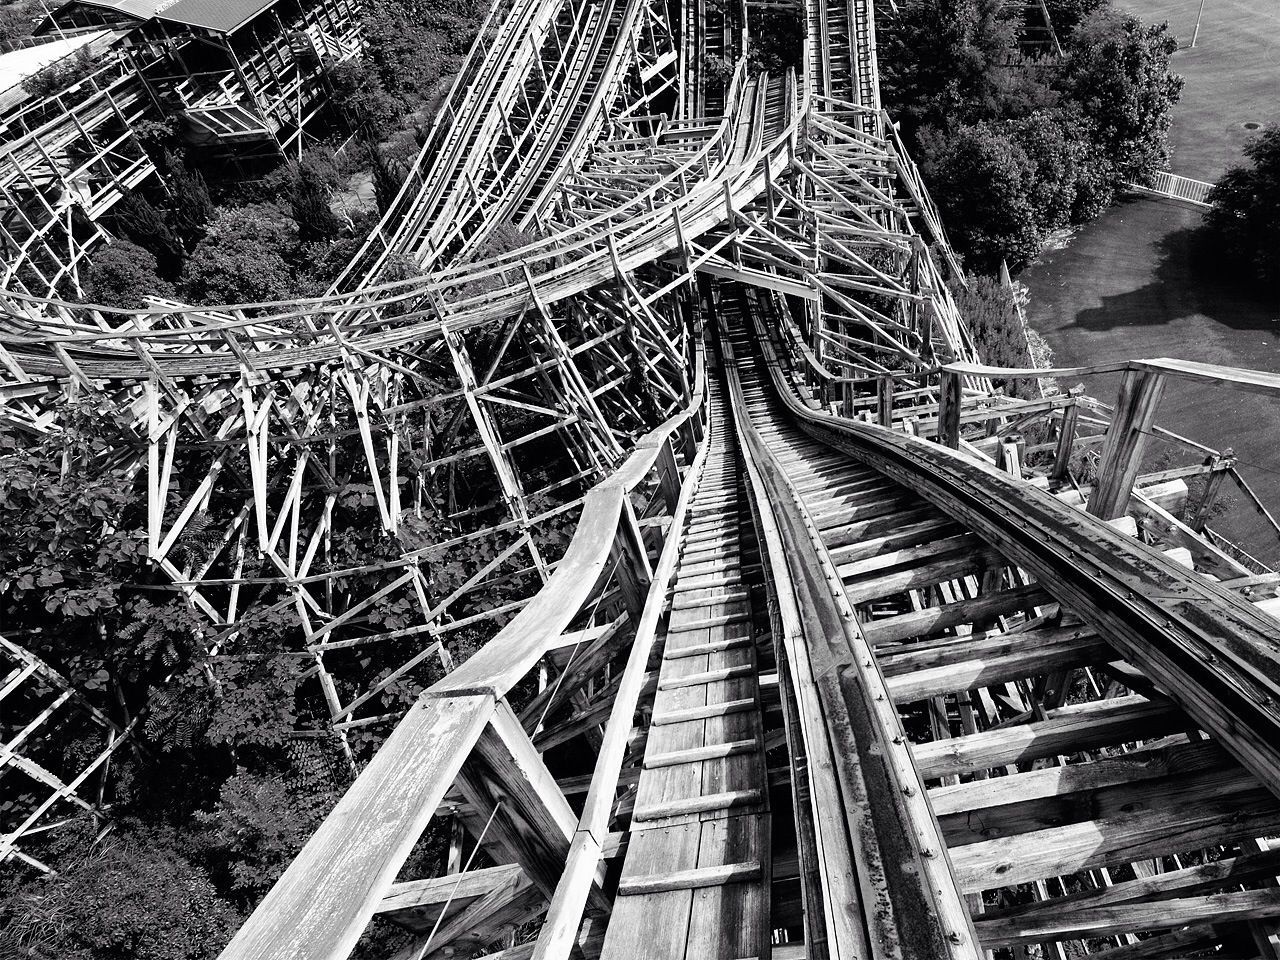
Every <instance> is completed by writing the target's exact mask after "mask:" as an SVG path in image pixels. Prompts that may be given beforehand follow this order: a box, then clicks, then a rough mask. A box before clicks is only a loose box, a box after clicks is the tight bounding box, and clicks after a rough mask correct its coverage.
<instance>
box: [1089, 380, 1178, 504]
mask: <svg viewBox="0 0 1280 960" xmlns="http://www.w3.org/2000/svg"><path fill="white" fill-rule="evenodd" d="M1162 393H1164V378H1163V377H1162V376H1161V375H1160V374H1158V373H1155V372H1153V371H1149V370H1128V371H1126V372H1125V375H1124V381H1123V382H1122V383H1121V384H1120V398H1119V399H1118V400H1117V401H1116V410H1115V414H1114V416H1113V418H1112V420H1111V428H1110V429H1109V430H1108V431H1107V439H1106V443H1105V444H1104V446H1103V449H1102V467H1101V469H1100V470H1099V472H1098V483H1097V485H1096V486H1095V487H1094V489H1093V495H1092V496H1091V497H1090V498H1089V507H1088V510H1089V513H1091V514H1093V515H1094V516H1095V517H1098V518H1100V519H1102V520H1114V519H1115V518H1116V517H1122V516H1124V514H1125V511H1126V510H1128V508H1129V498H1130V497H1131V496H1132V495H1133V483H1134V481H1135V480H1137V478H1138V470H1139V469H1141V467H1142V454H1143V451H1144V450H1145V449H1146V446H1147V434H1148V432H1149V431H1150V430H1151V424H1152V422H1153V421H1154V420H1155V416H1156V407H1157V406H1159V404H1160V395H1161V394H1162Z"/></svg>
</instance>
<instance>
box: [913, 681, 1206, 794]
mask: <svg viewBox="0 0 1280 960" xmlns="http://www.w3.org/2000/svg"><path fill="white" fill-rule="evenodd" d="M1189 725H1190V723H1189V721H1188V720H1187V718H1186V717H1185V715H1183V714H1182V713H1181V711H1179V710H1177V709H1176V708H1175V707H1173V706H1171V705H1169V704H1162V703H1152V702H1150V701H1149V700H1147V699H1146V698H1145V697H1140V696H1137V695H1133V696H1127V697H1116V698H1115V699H1114V700H1100V701H1097V702H1094V703H1084V704H1079V705H1077V706H1070V707H1063V708H1061V709H1059V710H1054V711H1052V712H1051V713H1050V714H1049V718H1048V719H1047V720H1041V721H1038V722H1035V723H1026V724H1021V725H1018V726H1011V727H1002V728H999V729H996V730H988V731H984V732H982V733H974V734H970V735H968V736H963V737H954V738H952V739H949V740H936V741H932V742H930V743H922V744H919V745H917V746H916V747H915V751H914V752H915V757H916V764H917V765H918V766H919V768H920V775H921V776H922V777H924V778H925V779H934V778H937V777H943V776H948V775H950V774H957V773H968V772H972V771H974V770H989V769H991V768H993V767H1002V766H1005V765H1006V764H1010V763H1018V762H1021V761H1026V760H1035V759H1039V758H1040V757H1049V756H1053V755H1054V754H1058V753H1075V752H1077V751H1080V750H1091V749H1093V748H1095V747H1101V746H1109V745H1112V744H1117V743H1128V742H1132V741H1135V740H1148V739H1151V738H1153V737H1157V736H1161V735H1163V734H1165V733H1169V732H1170V731H1175V730H1179V729H1184V728H1186V727H1187V726H1189Z"/></svg>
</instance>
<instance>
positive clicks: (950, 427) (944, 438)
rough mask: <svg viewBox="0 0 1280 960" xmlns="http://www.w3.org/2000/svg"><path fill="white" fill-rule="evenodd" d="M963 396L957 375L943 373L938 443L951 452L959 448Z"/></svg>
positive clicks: (961, 385) (961, 384)
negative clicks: (948, 448)
mask: <svg viewBox="0 0 1280 960" xmlns="http://www.w3.org/2000/svg"><path fill="white" fill-rule="evenodd" d="M963 396H964V390H963V383H962V381H961V379H960V375H959V374H958V373H952V372H951V371H949V370H945V371H943V374H942V386H941V409H940V410H939V411H938V442H939V443H940V444H942V445H943V446H945V447H950V448H951V449H952V450H956V449H959V447H960V412H961V402H962V399H963Z"/></svg>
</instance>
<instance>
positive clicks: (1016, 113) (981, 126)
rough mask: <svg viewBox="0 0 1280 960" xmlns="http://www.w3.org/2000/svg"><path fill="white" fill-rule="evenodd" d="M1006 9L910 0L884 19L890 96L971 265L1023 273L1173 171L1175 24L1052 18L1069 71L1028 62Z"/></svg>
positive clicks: (1073, 5) (1065, 8)
mask: <svg viewBox="0 0 1280 960" xmlns="http://www.w3.org/2000/svg"><path fill="white" fill-rule="evenodd" d="M1012 9H1013V8H1011V7H1010V6H1009V5H1007V4H1004V3H1002V2H1001V0H909V2H907V3H904V4H900V5H899V6H898V8H897V11H896V12H889V13H887V14H886V15H885V16H883V17H882V19H881V21H880V25H879V36H880V40H881V56H880V64H881V75H882V79H883V83H882V92H883V97H884V103H885V106H886V107H887V108H888V110H889V112H890V114H891V115H893V116H894V117H895V118H896V119H898V120H900V121H901V122H902V125H903V132H904V135H905V136H906V138H907V141H908V144H909V145H910V146H911V148H912V149H913V150H914V152H915V155H916V159H917V160H918V162H919V163H920V166H921V169H922V172H923V174H924V177H925V180H926V182H927V184H928V186H929V189H930V191H931V192H932V193H933V195H934V198H935V200H936V201H937V202H938V205H939V207H940V208H941V211H942V215H943V219H944V221H945V222H946V224H947V230H948V232H949V233H950V234H951V237H952V239H953V240H954V241H955V243H956V245H957V247H958V248H959V250H960V252H961V253H962V254H963V255H964V256H965V258H966V261H967V263H968V264H969V265H970V266H971V267H973V268H974V269H977V270H980V271H985V272H992V271H994V270H995V269H996V268H997V267H998V266H999V264H1000V263H1001V261H1005V262H1007V263H1008V265H1009V266H1010V267H1011V268H1013V269H1016V268H1018V267H1020V266H1022V265H1024V264H1025V263H1027V262H1028V261H1030V260H1031V259H1032V258H1033V257H1034V256H1035V254H1036V252H1037V250H1038V249H1039V247H1040V245H1041V244H1042V243H1043V241H1044V239H1045V238H1046V236H1047V235H1048V234H1049V233H1050V232H1051V231H1053V230H1056V229H1058V228H1061V227H1063V226H1066V225H1068V224H1072V223H1080V222H1083V221H1085V220H1088V219H1090V218H1092V217H1095V216H1097V215H1098V214H1099V213H1100V212H1101V211H1102V210H1103V209H1104V208H1105V207H1106V206H1107V205H1108V204H1109V203H1110V202H1111V200H1112V198H1113V195H1114V191H1115V188H1116V185H1117V183H1118V182H1120V181H1130V182H1139V183H1141V182H1144V181H1145V180H1147V179H1148V178H1149V177H1150V176H1151V174H1152V173H1153V172H1154V171H1155V170H1156V169H1158V168H1160V167H1161V166H1162V165H1163V164H1164V162H1165V159H1166V153H1167V147H1166V135H1167V133H1168V129H1169V122H1170V108H1171V107H1172V105H1173V104H1174V103H1175V102H1176V101H1177V99H1178V96H1179V94H1180V91H1181V88H1182V81H1181V79H1180V78H1179V77H1177V76H1176V75H1174V74H1173V73H1172V72H1171V70H1170V57H1171V55H1172V54H1173V52H1174V50H1176V49H1177V42H1176V40H1175V39H1174V37H1173V36H1172V35H1171V34H1170V33H1169V31H1168V28H1167V25H1165V24H1160V25H1155V26H1144V25H1143V24H1142V23H1141V22H1140V21H1138V20H1137V19H1135V18H1134V17H1131V16H1129V15H1128V14H1124V13H1121V12H1119V11H1117V10H1114V9H1112V8H1111V7H1110V5H1109V3H1108V0H1058V2H1055V3H1053V4H1051V5H1050V9H1051V12H1052V14H1053V16H1054V18H1055V25H1056V26H1057V28H1058V31H1059V35H1060V38H1061V40H1062V43H1063V48H1064V56H1063V57H1061V58H1056V57H1049V56H1042V57H1038V58H1029V57H1027V56H1024V55H1023V54H1022V53H1021V52H1020V51H1019V47H1018V41H1017V36H1016V32H1015V28H1014V24H1013V22H1012V20H1011V17H1012V16H1013V12H1012Z"/></svg>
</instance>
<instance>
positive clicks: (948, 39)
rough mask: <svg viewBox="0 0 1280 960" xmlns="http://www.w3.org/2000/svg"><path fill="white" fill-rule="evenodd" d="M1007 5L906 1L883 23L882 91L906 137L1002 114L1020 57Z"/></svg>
mask: <svg viewBox="0 0 1280 960" xmlns="http://www.w3.org/2000/svg"><path fill="white" fill-rule="evenodd" d="M1012 15H1013V14H1012V7H1010V6H1009V5H1007V4H1005V3H1003V2H1002V0H907V2H905V3H901V4H899V5H898V8H897V10H896V11H892V10H891V11H889V12H888V14H887V15H886V16H884V17H883V19H882V20H881V22H880V24H879V28H878V31H877V32H878V35H879V41H880V89H881V95H882V97H883V100H884V104H885V107H886V108H887V109H888V110H889V112H890V114H892V115H893V117H894V118H895V119H898V120H901V121H903V123H904V124H905V126H906V127H907V132H908V135H911V134H913V133H914V131H915V130H917V129H919V128H921V127H923V126H926V125H928V126H936V127H941V128H944V129H945V128H948V127H951V126H953V125H960V124H967V123H975V122H977V121H980V120H989V119H993V118H995V117H998V116H1000V115H1001V109H1000V103H1001V101H1002V99H1003V95H1002V90H1001V74H1002V73H1003V72H1004V67H1005V65H1006V64H1009V63H1011V62H1013V61H1015V60H1016V59H1017V37H1016V35H1015V30H1014V25H1013V21H1012V19H1011V18H1012Z"/></svg>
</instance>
